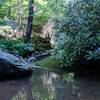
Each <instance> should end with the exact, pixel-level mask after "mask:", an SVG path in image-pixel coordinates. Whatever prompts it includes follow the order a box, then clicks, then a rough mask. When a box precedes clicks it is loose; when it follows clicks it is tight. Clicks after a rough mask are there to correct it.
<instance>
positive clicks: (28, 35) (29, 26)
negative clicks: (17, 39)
mask: <svg viewBox="0 0 100 100" xmlns="http://www.w3.org/2000/svg"><path fill="white" fill-rule="evenodd" d="M33 3H34V0H29V15H28V22H27V29H26V34H25V43H29V42H31V33H32V26H33V25H32V24H33V13H34V10H33Z"/></svg>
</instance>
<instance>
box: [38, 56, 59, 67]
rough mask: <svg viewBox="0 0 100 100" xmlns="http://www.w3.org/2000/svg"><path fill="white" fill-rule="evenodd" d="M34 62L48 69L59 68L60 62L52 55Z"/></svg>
mask: <svg viewBox="0 0 100 100" xmlns="http://www.w3.org/2000/svg"><path fill="white" fill-rule="evenodd" d="M36 64H38V65H40V66H41V67H42V68H50V69H60V68H61V63H60V62H59V61H58V60H56V59H54V58H53V57H52V56H50V57H48V58H45V59H43V60H41V61H37V62H36Z"/></svg>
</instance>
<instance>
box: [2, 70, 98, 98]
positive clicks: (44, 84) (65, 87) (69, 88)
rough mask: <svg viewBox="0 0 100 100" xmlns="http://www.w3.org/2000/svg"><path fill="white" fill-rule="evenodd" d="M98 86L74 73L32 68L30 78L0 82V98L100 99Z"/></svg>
mask: <svg viewBox="0 0 100 100" xmlns="http://www.w3.org/2000/svg"><path fill="white" fill-rule="evenodd" d="M99 87H100V82H99V81H98V83H97V81H95V82H92V80H89V79H84V78H81V79H77V80H76V79H75V78H74V73H66V74H63V73H55V72H50V71H47V70H45V71H44V70H39V69H34V73H33V75H32V77H30V78H27V79H21V80H11V81H5V82H0V90H1V91H0V100H100V88H99Z"/></svg>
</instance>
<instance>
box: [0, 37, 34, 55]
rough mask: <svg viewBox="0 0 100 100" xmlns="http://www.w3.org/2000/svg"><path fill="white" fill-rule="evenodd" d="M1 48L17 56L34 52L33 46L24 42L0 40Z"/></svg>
mask: <svg viewBox="0 0 100 100" xmlns="http://www.w3.org/2000/svg"><path fill="white" fill-rule="evenodd" d="M0 48H2V49H4V50H7V51H8V52H10V53H13V54H15V55H20V56H23V54H24V53H25V52H26V51H32V50H34V45H33V44H25V43H24V42H23V41H22V40H7V39H1V40H0Z"/></svg>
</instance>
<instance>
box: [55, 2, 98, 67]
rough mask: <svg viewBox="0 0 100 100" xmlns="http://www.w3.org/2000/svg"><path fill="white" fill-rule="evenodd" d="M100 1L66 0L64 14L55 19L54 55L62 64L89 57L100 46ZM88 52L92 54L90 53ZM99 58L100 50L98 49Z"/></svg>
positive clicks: (69, 63) (67, 64)
mask: <svg viewBox="0 0 100 100" xmlns="http://www.w3.org/2000/svg"><path fill="white" fill-rule="evenodd" d="M97 34H100V1H99V0H89V1H88V0H74V1H68V2H67V5H66V14H65V15H64V16H63V17H58V18H57V19H55V55H56V57H57V58H58V59H60V60H61V62H62V64H63V65H64V66H67V67H68V66H71V65H73V64H74V63H75V62H76V61H79V60H81V59H82V58H87V59H88V58H90V56H93V55H94V52H95V53H96V54H95V57H91V59H92V58H97V56H96V55H98V54H97V52H96V49H97V48H99V46H100V41H99V40H98V39H97V36H96V35H97ZM90 52H91V53H92V54H90ZM98 53H99V58H100V50H99V51H98Z"/></svg>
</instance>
